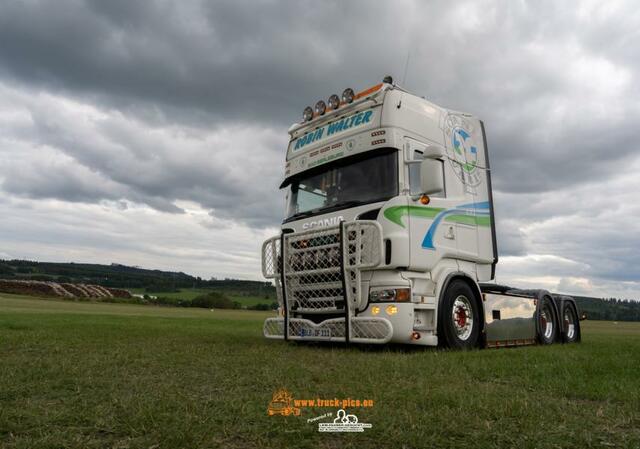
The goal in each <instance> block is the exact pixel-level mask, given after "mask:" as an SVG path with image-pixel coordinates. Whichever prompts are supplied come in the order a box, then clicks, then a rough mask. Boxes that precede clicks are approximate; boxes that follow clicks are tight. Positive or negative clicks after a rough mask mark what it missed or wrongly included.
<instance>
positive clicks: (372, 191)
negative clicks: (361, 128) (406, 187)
mask: <svg viewBox="0 0 640 449" xmlns="http://www.w3.org/2000/svg"><path fill="white" fill-rule="evenodd" d="M397 158H398V156H397V150H391V149H390V150H386V151H382V152H377V153H375V154H372V155H367V156H365V157H364V158H363V157H354V158H349V159H345V160H339V161H336V163H334V164H327V165H326V166H325V167H323V168H324V170H322V171H313V172H310V173H308V174H306V175H305V174H304V173H303V174H302V176H301V177H297V178H296V179H294V180H293V181H292V182H291V185H290V191H289V194H288V198H289V200H288V206H287V221H288V220H293V219H295V218H301V217H306V216H311V215H316V214H320V213H325V212H329V211H331V210H338V209H343V208H346V207H353V206H358V205H361V204H367V203H374V202H377V201H384V200H387V199H389V198H391V197H393V196H396V195H397V194H398V180H397V178H398V169H397Z"/></svg>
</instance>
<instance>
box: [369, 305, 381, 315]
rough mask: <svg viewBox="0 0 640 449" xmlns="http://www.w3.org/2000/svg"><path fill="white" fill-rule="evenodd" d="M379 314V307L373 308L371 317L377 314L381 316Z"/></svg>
mask: <svg viewBox="0 0 640 449" xmlns="http://www.w3.org/2000/svg"><path fill="white" fill-rule="evenodd" d="M379 313H380V307H378V306H373V307H372V308H371V315H377V314H379Z"/></svg>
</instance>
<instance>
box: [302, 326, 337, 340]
mask: <svg viewBox="0 0 640 449" xmlns="http://www.w3.org/2000/svg"><path fill="white" fill-rule="evenodd" d="M300 336H301V337H312V338H331V329H327V328H320V329H313V328H312V329H309V328H302V329H300Z"/></svg>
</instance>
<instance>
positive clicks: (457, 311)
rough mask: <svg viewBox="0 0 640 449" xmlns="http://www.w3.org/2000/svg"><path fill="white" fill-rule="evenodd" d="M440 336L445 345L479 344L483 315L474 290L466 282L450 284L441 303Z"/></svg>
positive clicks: (471, 346)
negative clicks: (481, 315)
mask: <svg viewBox="0 0 640 449" xmlns="http://www.w3.org/2000/svg"><path fill="white" fill-rule="evenodd" d="M440 307H441V313H440V319H439V320H438V337H439V338H441V343H442V344H443V346H446V347H448V348H456V349H470V348H473V347H475V346H477V345H478V338H479V336H480V323H481V317H480V312H479V307H478V304H477V302H476V299H475V295H474V294H473V291H472V290H471V288H470V287H469V285H468V284H467V283H466V282H463V281H460V280H455V281H453V282H451V284H449V286H448V287H447V290H446V291H445V294H444V297H443V298H442V303H441V305H440Z"/></svg>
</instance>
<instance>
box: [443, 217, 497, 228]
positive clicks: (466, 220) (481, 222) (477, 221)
mask: <svg viewBox="0 0 640 449" xmlns="http://www.w3.org/2000/svg"><path fill="white" fill-rule="evenodd" d="M444 221H447V222H451V223H462V224H468V225H477V226H489V225H490V224H491V217H490V216H488V215H475V216H474V215H449V216H448V217H446V218H445V219H444Z"/></svg>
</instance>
